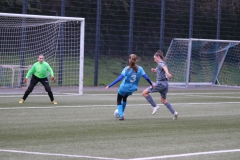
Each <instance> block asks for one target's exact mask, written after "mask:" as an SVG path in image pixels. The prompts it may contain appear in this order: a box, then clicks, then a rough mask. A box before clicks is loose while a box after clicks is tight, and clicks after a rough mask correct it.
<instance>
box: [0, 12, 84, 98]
mask: <svg viewBox="0 0 240 160" xmlns="http://www.w3.org/2000/svg"><path fill="white" fill-rule="evenodd" d="M84 28H85V19H84V18H74V17H59V16H40V15H27V14H9V13H0V56H1V58H0V77H1V78H0V88H1V92H4V89H5V90H7V89H14V88H15V89H16V88H18V89H19V88H26V87H27V84H23V78H24V77H25V76H26V73H27V71H28V70H29V68H31V65H33V64H34V63H35V62H37V58H38V55H40V54H43V55H44V58H45V61H46V62H48V63H49V64H50V65H51V67H52V68H53V71H54V75H55V77H56V78H57V81H56V83H53V82H50V83H51V84H50V85H51V87H52V88H53V91H54V92H59V93H78V94H82V93H83V66H84V65H83V64H84V32H85V30H84ZM34 91H35V92H42V91H43V92H45V91H44V88H43V87H42V86H41V84H38V85H37V86H36V87H35V89H34Z"/></svg>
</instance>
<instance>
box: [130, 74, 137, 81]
mask: <svg viewBox="0 0 240 160" xmlns="http://www.w3.org/2000/svg"><path fill="white" fill-rule="evenodd" d="M136 78H137V76H136V74H132V75H131V79H130V82H135V81H136Z"/></svg>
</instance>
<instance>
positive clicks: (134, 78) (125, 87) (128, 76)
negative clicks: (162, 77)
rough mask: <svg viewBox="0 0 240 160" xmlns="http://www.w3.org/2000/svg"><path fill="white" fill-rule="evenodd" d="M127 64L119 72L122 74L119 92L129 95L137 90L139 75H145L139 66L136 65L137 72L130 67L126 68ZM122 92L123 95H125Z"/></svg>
mask: <svg viewBox="0 0 240 160" xmlns="http://www.w3.org/2000/svg"><path fill="white" fill-rule="evenodd" d="M128 68H129V66H127V67H125V68H124V69H123V71H122V72H121V75H123V76H124V79H123V81H122V83H121V85H120V88H119V91H118V92H119V93H120V94H121V95H122V94H124V93H125V94H128V95H131V94H132V92H134V91H137V89H138V82H139V80H140V78H141V76H143V75H145V74H146V73H145V71H144V70H143V68H142V67H141V66H138V72H137V73H136V72H135V71H134V70H133V69H132V68H130V69H129V70H128ZM125 94H124V95H125Z"/></svg>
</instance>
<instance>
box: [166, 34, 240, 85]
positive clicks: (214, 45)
mask: <svg viewBox="0 0 240 160" xmlns="http://www.w3.org/2000/svg"><path fill="white" fill-rule="evenodd" d="M165 59H166V62H167V65H168V69H169V71H170V73H172V76H173V78H172V79H170V85H172V86H179V87H184V88H188V87H189V86H229V87H233V86H234V87H239V86H240V41H234V40H216V39H196V38H189V39H185V38H174V39H173V40H172V42H171V44H170V46H169V48H168V51H167V53H166V56H165Z"/></svg>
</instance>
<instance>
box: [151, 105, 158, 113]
mask: <svg viewBox="0 0 240 160" xmlns="http://www.w3.org/2000/svg"><path fill="white" fill-rule="evenodd" d="M158 108H159V106H158V105H157V106H156V107H153V112H152V115H154V114H155V113H156V112H157V110H158Z"/></svg>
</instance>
